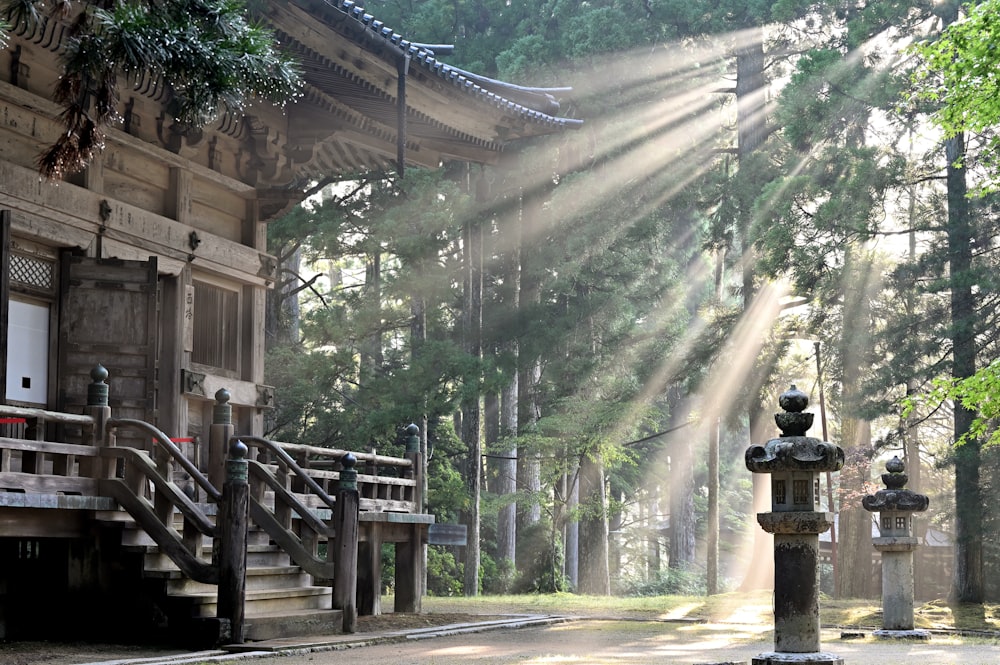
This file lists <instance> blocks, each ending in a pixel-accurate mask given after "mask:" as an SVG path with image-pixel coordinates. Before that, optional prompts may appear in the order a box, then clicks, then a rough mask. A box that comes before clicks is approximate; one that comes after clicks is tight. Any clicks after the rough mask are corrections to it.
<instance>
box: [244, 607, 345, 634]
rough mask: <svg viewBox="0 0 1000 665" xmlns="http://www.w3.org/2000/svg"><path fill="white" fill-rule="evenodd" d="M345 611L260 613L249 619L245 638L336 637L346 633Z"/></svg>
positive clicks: (247, 618)
mask: <svg viewBox="0 0 1000 665" xmlns="http://www.w3.org/2000/svg"><path fill="white" fill-rule="evenodd" d="M343 621H344V613H343V612H342V611H341V610H331V609H324V610H291V611H286V612H280V613H277V614H257V615H254V616H248V617H246V620H245V626H244V631H243V634H244V637H245V639H246V640H248V641H252V642H261V641H263V640H274V639H279V638H282V637H304V636H308V635H333V634H336V633H340V632H343V631H342V625H343Z"/></svg>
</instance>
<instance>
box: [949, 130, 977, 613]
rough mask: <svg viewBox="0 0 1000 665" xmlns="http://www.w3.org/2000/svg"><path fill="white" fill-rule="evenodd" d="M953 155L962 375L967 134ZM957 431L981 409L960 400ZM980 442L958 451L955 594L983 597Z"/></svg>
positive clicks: (972, 350)
mask: <svg viewBox="0 0 1000 665" xmlns="http://www.w3.org/2000/svg"><path fill="white" fill-rule="evenodd" d="M945 154H946V156H947V159H948V175H947V184H948V264H949V272H950V275H951V326H952V370H951V375H952V377H954V378H956V379H964V378H966V377H969V376H972V375H973V374H975V372H976V339H975V321H976V300H975V296H974V295H973V292H972V287H973V284H972V276H971V275H972V271H971V269H972V248H973V241H974V236H973V232H972V221H971V214H970V210H969V199H968V196H967V194H968V188H967V184H966V179H965V177H966V176H965V169H964V168H963V167H962V166H961V165H960V164H961V163H962V162H964V158H965V137H964V135H962V134H959V135H958V136H955V137H952V138H950V139H948V140H947V141H946V142H945ZM954 411H955V416H954V418H955V421H954V435H955V440H956V441H957V440H958V439H959V438H961V437H962V436H965V435H966V434H968V433H969V430H970V429H971V426H972V421H973V419H974V418H975V412H974V411H971V410H969V409H966V408H965V407H963V406H962V405H961V404H960V403H956V404H955V408H954ZM979 448H980V443H979V441H977V440H970V441H968V442H966V443H965V444H964V445H961V446H959V447H958V448H957V449H956V451H955V571H954V576H953V578H952V586H951V599H952V600H955V601H958V602H963V603H981V602H982V601H983V502H982V495H981V489H980V486H979V465H980V449H979Z"/></svg>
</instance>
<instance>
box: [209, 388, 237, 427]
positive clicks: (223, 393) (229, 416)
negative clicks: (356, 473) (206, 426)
mask: <svg viewBox="0 0 1000 665" xmlns="http://www.w3.org/2000/svg"><path fill="white" fill-rule="evenodd" d="M230 399H232V395H230V393H229V391H228V390H226V389H225V388H219V389H218V390H217V391H215V406H214V407H213V408H212V424H213V425H232V424H233V407H232V405H230V404H229V400H230Z"/></svg>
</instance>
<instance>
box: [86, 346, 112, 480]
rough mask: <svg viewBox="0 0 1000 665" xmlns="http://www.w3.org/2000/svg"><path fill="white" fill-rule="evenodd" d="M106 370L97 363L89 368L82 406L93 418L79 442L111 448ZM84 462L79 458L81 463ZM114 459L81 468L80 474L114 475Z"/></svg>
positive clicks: (90, 475) (97, 476)
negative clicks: (87, 383) (87, 467)
mask: <svg viewBox="0 0 1000 665" xmlns="http://www.w3.org/2000/svg"><path fill="white" fill-rule="evenodd" d="M107 378H108V370H107V369H105V368H104V366H103V365H101V364H98V365H96V366H95V367H94V369H92V370H90V379H91V381H90V384H89V385H88V386H87V406H85V407H83V414H84V415H86V416H90V417H91V418H93V419H94V425H93V428H92V429H89V430H87V429H85V430H84V431H83V437H82V441H81V443H83V444H84V445H90V446H95V447H97V448H112V447H114V445H115V437H114V435H113V434H110V433H109V432H108V429H107V423H108V421H109V420H110V419H111V407H110V406H108V392H109V390H108V384H107V383H105V381H106V380H107ZM84 463H85V462H84V461H82V460H81V464H84ZM114 464H115V463H114V461H113V460H108V463H107V464H105V463H103V462H96V461H95V463H94V464H93V465H92V466H91V467H90V469H81V470H80V475H81V476H88V477H90V478H96V479H98V480H100V479H102V478H112V477H114V475H115V469H114Z"/></svg>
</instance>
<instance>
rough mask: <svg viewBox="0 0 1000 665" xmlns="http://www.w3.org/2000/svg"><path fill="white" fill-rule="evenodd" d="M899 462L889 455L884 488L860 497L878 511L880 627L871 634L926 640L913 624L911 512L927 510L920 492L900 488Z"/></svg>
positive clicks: (902, 477) (902, 480) (902, 482)
mask: <svg viewBox="0 0 1000 665" xmlns="http://www.w3.org/2000/svg"><path fill="white" fill-rule="evenodd" d="M905 468H906V467H905V466H904V464H903V462H902V461H901V460H900V459H899V458H898V457H893V458H892V459H891V460H889V461H888V462H886V464H885V470H886V471H887V472H888V473H883V474H882V482H883V483H885V487H886V488H885V489H884V490H879V491H878V492H875V494H870V495H868V496H866V497H864V498H863V499H862V500H861V505H862V506H864V508H865V510H868V511H871V512H877V513H878V514H879V519H878V529H879V536H878V537H877V538H872V545H874V546H875V549H876V550H878V551H879V552H881V554H882V630H876V631H875V632H874V635H875V637H880V638H888V639H911V640H927V639H930V633H929V632H928V631H926V630H914V628H913V550H915V549H916V548H917V539H916V537H914V536H913V513H916V512H923V511H925V510H927V506H928V505H929V504H930V499H928V498H927V497H926V496H924V495H923V494H917V493H916V492H914V491H912V490H908V489H904V486H905V485H906V482H907V480H909V478H908V477H907V475H906V474H905V473H903V471H904V470H905Z"/></svg>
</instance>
